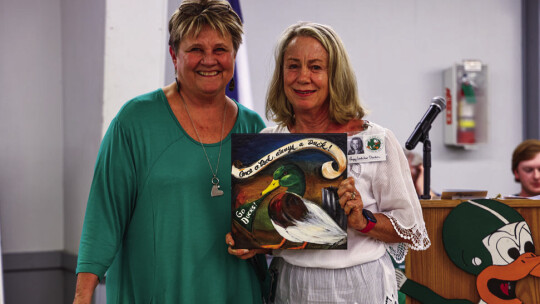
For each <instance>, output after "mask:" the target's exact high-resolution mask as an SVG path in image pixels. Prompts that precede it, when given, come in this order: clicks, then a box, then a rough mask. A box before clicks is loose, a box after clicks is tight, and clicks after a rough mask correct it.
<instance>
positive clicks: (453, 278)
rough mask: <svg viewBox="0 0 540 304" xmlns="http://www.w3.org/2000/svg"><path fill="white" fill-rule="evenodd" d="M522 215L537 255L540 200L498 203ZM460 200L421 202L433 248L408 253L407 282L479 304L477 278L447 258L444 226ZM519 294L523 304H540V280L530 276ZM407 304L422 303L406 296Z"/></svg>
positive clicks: (406, 261) (449, 297) (406, 263)
mask: <svg viewBox="0 0 540 304" xmlns="http://www.w3.org/2000/svg"><path fill="white" fill-rule="evenodd" d="M498 201H500V202H502V203H505V204H507V205H508V206H510V207H512V208H514V209H515V210H516V211H517V212H519V213H520V214H521V215H522V216H523V218H524V219H525V221H526V222H527V223H528V224H529V227H530V228H531V233H532V235H533V239H534V244H535V246H536V252H535V253H536V254H539V253H540V250H539V249H540V200H524V199H516V200H498ZM462 202H463V201H461V200H421V201H420V203H421V205H422V211H423V213H424V221H425V223H426V229H427V232H428V235H429V238H430V240H431V247H430V248H428V249H427V250H425V251H414V250H409V253H408V255H407V258H406V260H405V274H406V275H407V278H408V279H412V280H414V281H416V282H417V283H420V284H422V285H424V286H427V287H428V288H430V289H431V290H433V291H434V292H436V293H438V294H439V295H441V296H442V297H445V298H447V299H467V300H470V301H472V302H473V303H478V302H479V300H480V296H479V295H478V292H477V291H476V276H474V275H472V274H469V273H467V272H465V271H464V270H462V269H460V268H458V267H457V266H455V265H454V263H453V262H452V261H451V260H450V258H448V255H447V254H446V251H445V249H444V245H443V240H442V227H443V223H444V220H445V219H446V216H447V215H448V214H449V213H450V211H451V210H452V209H453V208H454V207H455V206H457V205H458V204H460V203H462ZM516 293H517V295H518V298H520V299H521V300H522V301H523V303H524V304H538V303H540V278H536V277H532V276H528V277H527V278H525V279H522V280H520V281H519V282H518V283H517V288H516ZM406 303H407V304H413V303H420V302H418V301H416V300H414V299H412V298H410V297H408V296H407V302H406Z"/></svg>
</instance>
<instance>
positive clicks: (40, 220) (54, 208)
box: [0, 0, 64, 253]
mask: <svg viewBox="0 0 540 304" xmlns="http://www.w3.org/2000/svg"><path fill="white" fill-rule="evenodd" d="M0 3H1V4H0V5H1V6H0V142H1V144H0V225H1V228H2V229H1V230H2V251H3V252H4V253H11V252H28V251H47V250H62V249H63V248H64V239H63V235H64V220H63V198H62V196H63V192H62V191H63V190H62V189H63V185H62V183H63V175H62V174H63V173H62V165H63V139H62V138H63V122H62V52H61V23H60V0H27V1H15V0H14V1H1V2H0Z"/></svg>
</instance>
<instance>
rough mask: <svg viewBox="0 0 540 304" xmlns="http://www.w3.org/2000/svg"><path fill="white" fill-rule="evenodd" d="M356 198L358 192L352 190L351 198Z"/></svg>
mask: <svg viewBox="0 0 540 304" xmlns="http://www.w3.org/2000/svg"><path fill="white" fill-rule="evenodd" d="M355 198H356V192H351V198H350V199H351V200H353V199H355Z"/></svg>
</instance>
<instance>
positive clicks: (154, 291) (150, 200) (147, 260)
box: [77, 89, 264, 304]
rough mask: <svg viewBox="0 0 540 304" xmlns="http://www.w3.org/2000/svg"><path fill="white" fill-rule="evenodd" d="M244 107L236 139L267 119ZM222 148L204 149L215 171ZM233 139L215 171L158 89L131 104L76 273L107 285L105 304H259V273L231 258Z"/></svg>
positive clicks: (97, 188) (97, 192)
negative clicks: (216, 183)
mask: <svg viewBox="0 0 540 304" xmlns="http://www.w3.org/2000/svg"><path fill="white" fill-rule="evenodd" d="M237 105H238V118H237V120H236V123H235V125H234V127H233V129H232V131H231V133H257V132H259V131H260V130H261V129H262V128H263V127H264V123H263V121H262V120H261V118H260V117H259V116H258V115H257V114H256V113H255V112H253V111H251V110H249V109H247V108H245V107H243V106H242V105H240V104H237ZM219 146H220V143H216V144H208V145H205V148H206V151H207V153H208V157H209V158H210V162H211V163H212V166H213V168H214V170H215V167H216V164H217V158H218V154H219ZM230 151H231V137H230V134H229V135H228V136H227V137H226V138H225V139H224V140H223V147H222V152H221V160H220V163H219V171H218V176H219V179H220V185H221V190H223V191H224V192H225V193H224V195H223V196H218V197H211V196H210V190H211V187H212V183H211V178H212V173H211V171H210V167H209V166H208V161H207V159H206V157H205V155H204V152H203V150H202V148H201V146H200V144H199V142H197V141H195V140H194V139H193V138H191V137H190V136H189V135H188V134H187V133H186V132H185V131H184V129H183V128H182V127H181V125H180V123H179V122H178V121H177V120H176V117H175V116H174V114H173V112H172V110H171V108H170V107H169V104H168V102H167V99H166V97H165V94H164V93H163V91H162V90H161V89H159V90H156V91H154V92H151V93H148V94H145V95H142V96H139V97H137V98H135V99H133V100H131V101H129V102H127V103H126V104H125V105H124V106H123V108H122V109H121V110H120V112H119V113H118V115H117V116H116V117H115V118H114V120H113V121H112V122H111V125H110V127H109V129H108V131H107V133H106V135H105V137H104V138H103V141H102V144H101V148H100V151H99V154H98V158H97V163H96V167H95V172H94V179H93V182H92V187H91V191H90V196H89V199H88V205H87V210H86V215H85V219H84V226H83V232H82V236H81V243H80V248H79V258H78V265H77V273H79V272H90V273H94V274H96V275H97V276H98V277H99V279H100V280H101V279H102V278H103V276H104V274H105V272H107V280H106V285H107V303H109V304H112V303H259V302H261V291H260V287H259V282H258V280H257V277H256V274H255V271H254V270H253V268H252V267H251V265H249V264H248V263H247V262H246V261H244V260H240V259H238V258H237V257H235V256H232V255H230V254H229V253H228V252H227V245H226V244H225V234H226V233H227V232H229V231H230V229H231V173H230V172H231V155H230V154H231V153H230Z"/></svg>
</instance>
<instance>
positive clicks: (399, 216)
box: [372, 130, 431, 262]
mask: <svg viewBox="0 0 540 304" xmlns="http://www.w3.org/2000/svg"><path fill="white" fill-rule="evenodd" d="M385 138H386V153H387V159H386V161H385V162H381V164H380V165H379V167H378V168H377V171H378V174H375V175H374V177H373V180H372V183H373V184H372V187H373V188H372V189H373V194H374V198H375V200H376V201H377V204H378V209H379V212H381V213H383V214H384V215H386V216H387V217H388V218H389V219H390V222H391V223H392V226H393V227H394V229H395V231H396V232H397V234H398V235H399V236H401V237H402V238H404V239H406V240H411V241H412V244H408V243H394V244H386V245H387V250H388V252H389V253H390V255H392V257H393V258H394V260H396V261H397V262H402V261H403V260H404V259H405V256H406V255H407V251H408V249H409V248H412V249H413V250H425V249H427V248H428V247H429V246H430V245H431V241H430V240H429V237H428V234H427V231H426V227H425V223H424V218H423V215H422V208H421V206H420V201H419V200H418V196H417V194H416V191H415V189H414V185H413V182H412V178H411V172H410V169H409V165H408V163H407V159H406V158H405V155H404V154H403V150H402V148H401V146H400V145H399V143H398V141H397V139H396V138H395V136H394V134H393V133H392V132H391V131H390V130H386V136H385Z"/></svg>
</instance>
